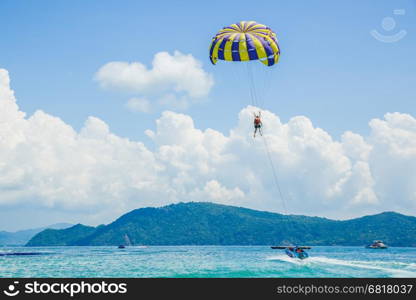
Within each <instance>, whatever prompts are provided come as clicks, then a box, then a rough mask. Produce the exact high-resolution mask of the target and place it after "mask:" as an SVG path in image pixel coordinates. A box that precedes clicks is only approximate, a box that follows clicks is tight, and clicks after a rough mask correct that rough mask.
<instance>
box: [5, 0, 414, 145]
mask: <svg viewBox="0 0 416 300" xmlns="http://www.w3.org/2000/svg"><path fill="white" fill-rule="evenodd" d="M394 9H405V10H406V14H405V15H403V16H394V15H393V10H394ZM415 13H416V9H415V2H414V1H394V2H393V1H377V4H375V2H374V1H359V2H350V1H343V2H341V1H337V2H336V3H335V2H334V1H290V2H287V1H265V2H263V4H262V5H261V6H260V5H253V3H252V1H249V2H246V3H245V2H241V1H210V2H201V3H199V2H194V1H41V2H39V1H18V2H16V1H7V0H6V1H2V2H1V4H0V20H1V21H0V22H1V24H2V27H3V28H5V30H3V34H2V41H1V42H2V45H3V46H2V47H1V48H0V64H1V66H2V67H3V68H6V69H8V70H9V72H10V73H11V76H12V87H13V88H14V89H15V90H16V93H17V97H18V101H19V105H20V107H21V108H22V110H24V111H26V112H28V113H31V112H33V111H35V110H36V109H42V110H45V111H46V112H49V113H51V114H53V115H56V116H59V117H60V118H62V119H63V120H65V121H66V122H67V123H69V124H71V125H73V126H74V127H75V128H79V127H80V126H81V125H82V123H83V122H84V120H85V119H86V117H87V116H89V115H95V116H98V117H100V118H102V119H103V120H105V121H106V122H107V123H108V124H109V125H110V127H111V129H112V130H113V131H114V132H115V133H117V134H119V135H122V136H126V137H132V138H144V135H143V131H144V130H145V129H146V128H150V127H151V126H154V125H153V123H154V122H153V120H154V118H155V115H157V113H158V112H154V115H143V114H140V115H137V114H134V113H130V112H128V111H126V109H125V108H124V107H123V105H122V104H123V103H124V100H125V98H127V96H126V95H123V94H118V93H108V92H107V91H102V90H101V89H100V88H99V87H98V85H97V84H96V83H95V82H94V81H93V76H94V73H95V72H96V71H97V70H98V68H99V67H100V66H102V65H103V64H105V63H107V62H109V61H140V62H143V63H144V64H147V65H149V64H150V62H151V59H152V57H153V55H154V54H155V53H157V52H159V51H168V52H173V51H174V50H179V51H181V52H182V53H185V54H188V53H190V54H192V55H193V56H194V57H195V58H197V59H198V60H200V61H202V62H203V64H204V69H205V70H206V71H207V72H210V73H212V74H213V75H214V78H215V82H216V84H215V86H214V88H213V89H212V92H211V93H210V95H209V99H208V101H207V102H205V103H203V104H201V105H195V106H193V107H191V108H190V109H189V110H188V111H187V112H188V113H190V114H191V115H192V116H193V117H194V119H195V122H196V123H197V124H198V126H200V127H201V128H207V127H211V128H214V129H218V130H221V131H228V129H229V128H230V127H232V125H233V124H234V123H235V114H236V112H237V111H238V110H239V109H240V108H241V107H243V106H244V105H246V104H247V103H249V100H248V99H247V97H246V95H247V91H246V90H244V89H240V88H239V83H238V82H237V80H235V78H233V74H232V73H231V72H232V70H231V69H233V68H228V65H224V66H222V65H217V66H211V65H210V62H209V59H208V55H207V48H208V46H209V43H210V38H211V37H212V36H213V35H214V34H215V32H216V31H217V30H218V29H220V28H221V27H222V26H224V25H227V24H230V23H233V22H236V21H238V20H251V19H253V20H257V21H258V22H262V23H265V24H268V25H269V26H270V27H271V28H273V29H274V30H275V31H276V32H277V34H278V37H279V41H280V46H281V48H282V57H281V61H280V63H279V64H278V65H277V66H276V67H275V68H273V71H272V72H271V73H272V76H273V81H272V83H271V84H270V85H271V86H270V89H269V91H268V94H267V97H265V106H266V107H267V108H269V109H271V110H272V111H274V112H276V113H277V114H278V115H279V116H280V117H281V118H282V119H283V120H287V119H289V118H290V117H292V116H295V115H305V116H307V117H308V118H310V119H311V120H312V121H313V122H314V124H316V125H317V126H319V127H322V128H325V130H327V131H328V132H330V133H331V134H334V135H335V136H339V135H340V134H341V133H342V132H344V131H345V130H353V131H357V132H360V133H366V132H367V131H368V125H367V123H368V121H369V120H370V119H371V118H373V117H381V116H382V115H383V114H384V113H386V112H390V111H400V112H408V113H411V114H415V109H416V106H415V105H414V102H413V101H414V95H415V94H416V85H415V84H414V83H415V80H416V78H415V74H414V70H415V68H416V60H415V59H414V49H415V44H416V39H415V34H414V29H415V25H416V21H415V20H416V18H415ZM384 17H394V18H395V20H396V22H397V25H396V28H395V30H393V31H392V33H396V31H399V30H400V29H405V30H406V31H407V32H408V34H407V36H406V37H405V38H404V39H403V40H401V41H399V42H397V43H392V44H389V43H381V42H379V41H377V40H375V39H374V38H373V37H372V36H371V35H370V34H369V31H370V30H372V29H378V30H379V31H380V32H381V33H386V32H383V29H382V27H381V21H382V19H383V18H384ZM387 34H390V33H387ZM230 70H231V71H230ZM265 72H267V71H265ZM262 78H263V77H261V78H260V79H262ZM214 115H215V116H214ZM139 120H140V121H139Z"/></svg>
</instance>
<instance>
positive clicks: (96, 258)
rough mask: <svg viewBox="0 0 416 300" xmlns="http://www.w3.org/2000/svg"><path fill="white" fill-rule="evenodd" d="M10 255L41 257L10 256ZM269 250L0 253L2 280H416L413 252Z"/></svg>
mask: <svg viewBox="0 0 416 300" xmlns="http://www.w3.org/2000/svg"><path fill="white" fill-rule="evenodd" d="M12 252H36V253H38V254H40V255H33V256H32V255H29V256H10V255H4V254H6V253H8V254H10V253H12ZM308 253H309V255H310V258H308V259H306V260H303V261H301V260H298V259H292V258H289V257H288V256H286V255H285V254H284V253H283V252H282V250H273V249H271V248H270V247H269V246H149V247H143V246H142V247H140V246H131V247H127V248H126V249H117V247H0V277H416V248H395V247H391V248H389V249H386V250H372V249H365V248H363V247H313V248H312V249H311V250H309V251H308Z"/></svg>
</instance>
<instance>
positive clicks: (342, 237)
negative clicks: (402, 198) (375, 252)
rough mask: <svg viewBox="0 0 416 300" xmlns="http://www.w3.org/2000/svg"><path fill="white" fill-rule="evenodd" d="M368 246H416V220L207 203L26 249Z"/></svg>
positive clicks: (142, 213) (130, 217)
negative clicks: (327, 215) (335, 216)
mask: <svg viewBox="0 0 416 300" xmlns="http://www.w3.org/2000/svg"><path fill="white" fill-rule="evenodd" d="M126 234H127V235H128V237H129V238H130V240H131V242H132V243H133V244H135V245H138V244H143V245H272V244H284V243H286V244H287V243H292V244H310V245H357V246H358V245H359V246H362V245H365V244H368V243H370V242H372V241H373V240H376V239H380V240H383V241H384V242H385V243H387V244H388V245H390V246H416V217H411V216H405V215H401V214H398V213H394V212H385V213H381V214H377V215H372V216H365V217H361V218H357V219H351V220H346V221H336V220H330V219H325V218H318V217H308V216H297V215H281V214H277V213H271V212H265V211H256V210H252V209H247V208H242V207H234V206H226V205H219V204H213V203H205V202H190V203H179V204H173V205H169V206H164V207H160V208H141V209H136V210H133V211H131V212H129V213H127V214H125V215H123V216H121V217H120V218H118V219H117V220H116V221H114V222H113V223H110V224H108V225H100V226H98V227H89V226H84V225H81V224H78V225H75V226H73V227H71V228H67V229H63V230H53V229H47V230H44V231H42V232H40V233H38V234H37V235H36V236H34V237H33V238H32V239H31V240H30V241H29V242H28V243H27V246H83V245H85V246H87V245H88V246H92V245H95V246H99V245H119V244H123V243H124V236H125V235H126Z"/></svg>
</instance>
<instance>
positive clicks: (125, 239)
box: [118, 234, 132, 249]
mask: <svg viewBox="0 0 416 300" xmlns="http://www.w3.org/2000/svg"><path fill="white" fill-rule="evenodd" d="M131 245H132V243H131V241H130V239H129V236H128V235H127V234H125V235H124V244H121V245H118V249H125V248H126V246H131Z"/></svg>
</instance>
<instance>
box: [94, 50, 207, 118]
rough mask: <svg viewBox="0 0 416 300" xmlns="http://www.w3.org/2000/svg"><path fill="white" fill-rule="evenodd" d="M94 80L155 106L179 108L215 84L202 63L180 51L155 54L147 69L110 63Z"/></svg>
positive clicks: (139, 64)
mask: <svg viewBox="0 0 416 300" xmlns="http://www.w3.org/2000/svg"><path fill="white" fill-rule="evenodd" d="M95 79H96V80H97V81H98V82H99V84H100V86H101V87H103V88H110V89H117V90H122V91H129V92H134V93H137V94H138V96H140V98H143V97H147V98H151V99H153V101H152V102H154V104H157V103H158V104H161V105H162V106H164V107H175V108H180V109H185V108H187V107H188V106H189V105H190V104H191V103H193V102H195V101H198V99H201V98H204V97H206V96H207V95H208V94H209V92H210V90H211V87H212V86H213V84H214V80H213V78H212V75H210V74H208V73H207V72H205V71H204V70H203V68H202V64H201V62H199V61H198V60H196V59H195V58H194V57H193V56H192V55H191V54H187V55H185V54H182V53H181V52H179V51H175V52H174V54H173V55H171V54H169V53H168V52H159V53H156V54H155V56H154V58H153V61H152V67H151V68H150V69H149V68H147V67H146V65H144V64H143V63H141V62H132V63H128V62H117V61H115V62H109V63H107V64H105V65H104V66H102V67H101V68H100V69H99V70H98V71H97V73H96V74H95ZM156 102H157V103H156ZM148 105H149V104H147V106H148ZM130 106H131V105H128V107H130ZM133 106H134V107H135V105H134V104H133ZM139 111H143V110H142V109H141V110H140V109H139Z"/></svg>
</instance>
